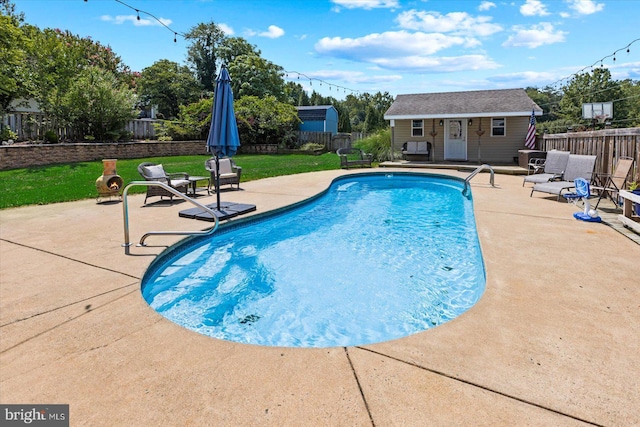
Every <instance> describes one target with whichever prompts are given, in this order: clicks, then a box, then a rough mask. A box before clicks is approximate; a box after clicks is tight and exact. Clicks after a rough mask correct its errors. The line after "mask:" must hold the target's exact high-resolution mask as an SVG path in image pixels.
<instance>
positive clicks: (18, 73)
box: [0, 15, 31, 116]
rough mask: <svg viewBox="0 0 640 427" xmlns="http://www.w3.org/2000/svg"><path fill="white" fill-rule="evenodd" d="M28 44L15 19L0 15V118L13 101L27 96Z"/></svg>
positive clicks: (28, 41)
mask: <svg viewBox="0 0 640 427" xmlns="http://www.w3.org/2000/svg"><path fill="white" fill-rule="evenodd" d="M30 43H31V40H30V39H28V38H27V37H26V36H25V35H24V33H23V32H22V30H21V29H20V28H19V27H18V21H17V20H16V19H14V18H12V17H11V16H5V15H0V116H2V115H4V114H6V112H7V110H8V108H9V104H11V102H12V101H13V100H15V99H17V98H20V97H26V96H27V93H28V83H27V75H28V73H27V69H26V66H25V59H26V57H27V54H26V52H27V50H28V49H29V45H30Z"/></svg>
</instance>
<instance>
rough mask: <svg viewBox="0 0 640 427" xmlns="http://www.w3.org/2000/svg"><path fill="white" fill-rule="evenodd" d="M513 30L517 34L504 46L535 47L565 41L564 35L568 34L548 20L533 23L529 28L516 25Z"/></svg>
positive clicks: (510, 37)
mask: <svg viewBox="0 0 640 427" xmlns="http://www.w3.org/2000/svg"><path fill="white" fill-rule="evenodd" d="M512 30H513V31H514V32H515V34H514V35H512V36H509V38H508V39H507V41H505V42H504V43H503V44H502V46H504V47H528V48H530V49H533V48H536V47H540V46H543V45H547V44H553V43H559V42H563V41H564V36H565V35H566V34H567V33H566V32H565V31H560V30H556V29H554V28H553V25H551V24H550V23H548V22H542V23H540V24H538V25H532V26H531V27H529V28H525V27H522V26H519V25H516V26H514V27H513V28H512Z"/></svg>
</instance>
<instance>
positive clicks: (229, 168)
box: [204, 157, 242, 190]
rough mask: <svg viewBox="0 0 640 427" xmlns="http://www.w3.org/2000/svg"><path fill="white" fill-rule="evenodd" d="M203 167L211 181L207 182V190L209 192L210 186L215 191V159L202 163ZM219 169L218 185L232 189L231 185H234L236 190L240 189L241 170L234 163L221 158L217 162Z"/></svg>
mask: <svg viewBox="0 0 640 427" xmlns="http://www.w3.org/2000/svg"><path fill="white" fill-rule="evenodd" d="M204 167H205V169H207V170H208V171H209V173H210V174H211V179H210V180H209V190H211V186H213V188H214V189H217V187H216V185H217V181H216V158H215V157H212V158H210V159H208V160H206V161H205V162H204ZM219 168H220V185H221V186H222V185H231V188H233V184H236V186H237V189H238V190H239V189H240V177H241V176H242V168H241V167H240V166H237V165H236V164H235V162H234V161H233V160H232V159H230V158H228V157H227V158H223V159H220V161H219Z"/></svg>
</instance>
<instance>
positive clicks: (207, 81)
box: [186, 21, 225, 92]
mask: <svg viewBox="0 0 640 427" xmlns="http://www.w3.org/2000/svg"><path fill="white" fill-rule="evenodd" d="M186 39H187V40H189V41H190V42H191V44H190V45H189V48H188V49H187V63H188V64H189V65H190V66H191V69H192V70H193V72H194V74H195V76H196V79H197V81H198V82H199V83H200V85H201V86H202V87H203V88H204V89H205V90H207V91H209V92H213V90H214V88H215V86H216V83H215V80H216V70H217V59H218V49H219V47H220V46H221V44H222V42H223V41H224V39H225V35H224V32H223V31H222V29H220V27H218V26H217V25H216V24H215V23H214V22H213V21H211V22H209V23H208V24H204V23H200V24H198V25H196V26H195V27H193V28H191V30H189V32H188V33H187V34H186Z"/></svg>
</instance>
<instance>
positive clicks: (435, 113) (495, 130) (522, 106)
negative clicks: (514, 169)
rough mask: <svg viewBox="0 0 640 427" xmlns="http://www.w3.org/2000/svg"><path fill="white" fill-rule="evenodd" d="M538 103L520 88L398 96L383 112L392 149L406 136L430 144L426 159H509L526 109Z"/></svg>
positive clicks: (520, 145) (518, 146) (521, 134)
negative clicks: (388, 123) (429, 157)
mask: <svg viewBox="0 0 640 427" xmlns="http://www.w3.org/2000/svg"><path fill="white" fill-rule="evenodd" d="M532 111H533V112H534V114H535V115H536V116H540V115H542V108H540V107H539V106H538V105H536V103H535V102H533V100H532V99H531V98H530V97H529V96H528V95H527V93H526V92H525V90H524V89H500V90H479V91H468V92H443V93H422V94H410V95H398V96H397V97H396V99H395V100H394V102H393V104H391V107H389V109H388V110H387V112H386V113H385V115H384V118H385V120H389V121H390V122H391V139H392V147H393V150H394V152H395V153H399V152H400V151H401V150H402V146H403V144H404V143H406V142H407V141H428V142H430V143H431V147H432V153H431V159H432V160H433V161H435V162H439V161H472V162H479V163H482V162H492V163H503V164H504V163H513V162H514V160H516V159H517V157H518V150H522V149H526V147H525V145H524V142H525V138H526V135H527V130H528V128H529V121H530V120H531V112H532Z"/></svg>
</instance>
